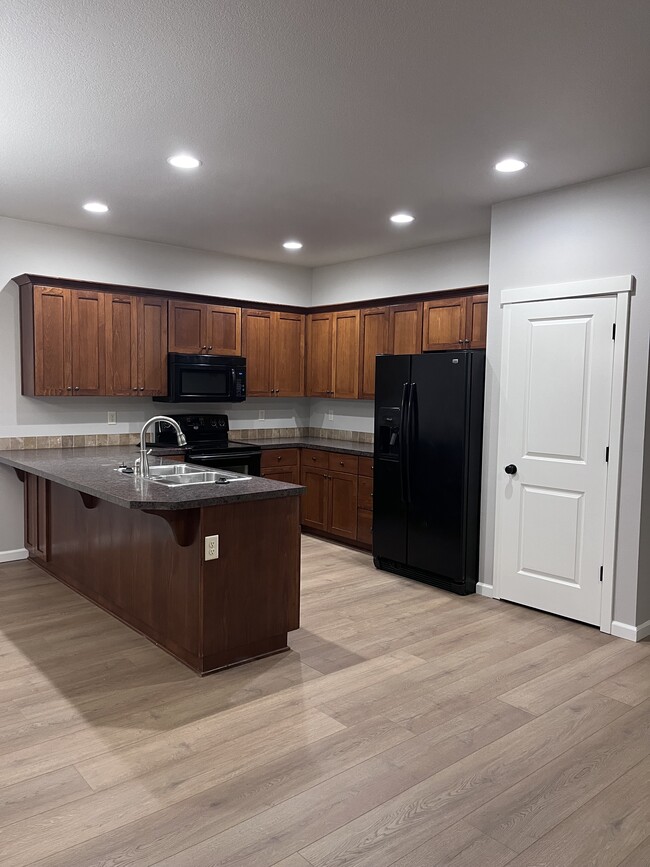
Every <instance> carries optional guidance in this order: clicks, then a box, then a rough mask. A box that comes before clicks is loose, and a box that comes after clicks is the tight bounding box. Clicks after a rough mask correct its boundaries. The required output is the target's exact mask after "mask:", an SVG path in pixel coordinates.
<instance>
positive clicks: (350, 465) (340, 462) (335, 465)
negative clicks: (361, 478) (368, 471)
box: [329, 454, 359, 475]
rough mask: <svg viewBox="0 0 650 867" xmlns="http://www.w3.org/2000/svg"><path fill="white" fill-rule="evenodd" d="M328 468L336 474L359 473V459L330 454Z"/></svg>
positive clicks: (352, 456)
mask: <svg viewBox="0 0 650 867" xmlns="http://www.w3.org/2000/svg"><path fill="white" fill-rule="evenodd" d="M329 468H330V470H332V471H334V472H337V473H354V475H356V474H357V473H358V472H359V458H357V457H355V456H354V455H337V454H330V456H329Z"/></svg>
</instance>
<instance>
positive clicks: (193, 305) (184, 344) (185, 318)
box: [169, 301, 206, 354]
mask: <svg viewBox="0 0 650 867" xmlns="http://www.w3.org/2000/svg"><path fill="white" fill-rule="evenodd" d="M205 316H206V307H205V304H199V303H197V302H196V301H170V302H169V351H170V352H184V353H189V354H198V353H200V352H203V351H204V350H205V346H206V336H205V331H206V325H205Z"/></svg>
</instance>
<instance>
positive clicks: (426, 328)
mask: <svg viewBox="0 0 650 867" xmlns="http://www.w3.org/2000/svg"><path fill="white" fill-rule="evenodd" d="M466 311H467V306H466V303H465V298H442V299H440V300H438V299H436V300H434V301H425V302H424V312H423V324H422V329H423V330H422V350H423V352H427V351H431V350H435V349H458V347H459V346H462V345H464V342H465V321H466Z"/></svg>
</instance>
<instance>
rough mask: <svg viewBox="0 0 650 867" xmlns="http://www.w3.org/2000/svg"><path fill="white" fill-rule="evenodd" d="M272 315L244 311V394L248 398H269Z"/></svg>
mask: <svg viewBox="0 0 650 867" xmlns="http://www.w3.org/2000/svg"><path fill="white" fill-rule="evenodd" d="M272 319H273V313H272V312H271V311H270V310H245V311H244V323H243V355H244V356H245V357H246V393H247V394H248V397H271V395H272V394H273V389H274V385H273V372H272V369H271V344H272V338H271V331H272V328H273V323H272Z"/></svg>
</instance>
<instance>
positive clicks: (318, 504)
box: [300, 449, 358, 541]
mask: <svg viewBox="0 0 650 867" xmlns="http://www.w3.org/2000/svg"><path fill="white" fill-rule="evenodd" d="M301 466H302V471H301V478H300V480H301V483H302V484H303V485H304V486H305V488H306V491H305V493H304V494H303V496H302V498H301V511H300V521H301V524H302V525H303V526H304V527H307V528H309V529H312V530H318V531H320V532H321V533H326V534H328V535H329V536H334V537H336V538H339V539H348V540H351V541H356V539H357V520H358V515H357V512H358V506H357V498H358V458H356V457H354V456H350V455H341V454H337V453H334V452H325V451H320V450H318V449H303V450H302V461H301Z"/></svg>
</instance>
